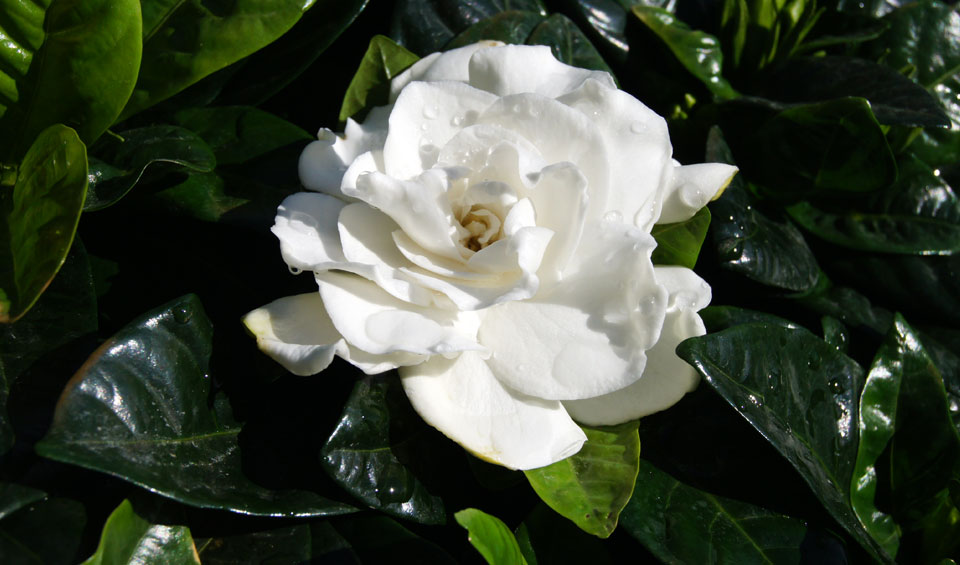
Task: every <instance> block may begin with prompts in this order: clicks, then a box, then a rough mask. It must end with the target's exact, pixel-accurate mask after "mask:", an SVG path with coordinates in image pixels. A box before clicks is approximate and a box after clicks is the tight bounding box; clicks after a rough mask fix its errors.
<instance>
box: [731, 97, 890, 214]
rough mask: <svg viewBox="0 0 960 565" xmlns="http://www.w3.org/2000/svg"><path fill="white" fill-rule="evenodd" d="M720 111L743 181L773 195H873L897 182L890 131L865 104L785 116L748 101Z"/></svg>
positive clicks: (806, 108) (845, 102) (801, 109)
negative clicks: (757, 185) (876, 191)
mask: <svg viewBox="0 0 960 565" xmlns="http://www.w3.org/2000/svg"><path fill="white" fill-rule="evenodd" d="M720 110H721V112H720V125H721V127H722V128H723V131H724V133H726V134H727V142H728V143H730V147H731V148H732V149H733V153H734V155H736V156H737V160H738V164H739V165H740V167H741V169H742V171H743V173H744V174H745V175H746V176H747V177H748V178H750V179H751V180H754V181H756V182H757V183H758V184H760V185H763V187H764V188H766V189H767V190H769V191H770V192H771V193H772V194H776V195H784V196H791V195H803V196H807V195H810V194H814V193H826V194H827V195H829V193H831V192H839V193H849V192H870V191H875V190H878V189H881V188H884V187H887V186H890V185H891V184H893V182H894V181H895V180H896V175H897V167H896V163H895V162H894V159H893V154H892V153H891V151H890V147H889V146H888V145H887V140H886V136H885V135H884V131H883V130H882V129H881V127H880V124H879V123H877V119H876V118H875V117H874V115H873V111H872V110H871V108H870V103H869V102H868V101H867V100H865V99H863V98H838V99H835V100H829V101H826V102H819V103H815V104H805V105H801V106H792V107H787V108H785V109H783V107H782V106H778V105H776V104H771V103H770V102H769V101H764V100H755V99H740V100H736V101H732V102H727V103H725V104H723V105H722V106H721V108H720ZM734 134H736V135H734Z"/></svg>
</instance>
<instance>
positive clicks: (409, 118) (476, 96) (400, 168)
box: [383, 82, 497, 180]
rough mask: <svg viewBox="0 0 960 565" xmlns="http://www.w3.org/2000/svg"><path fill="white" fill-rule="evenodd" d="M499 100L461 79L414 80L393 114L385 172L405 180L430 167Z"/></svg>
mask: <svg viewBox="0 0 960 565" xmlns="http://www.w3.org/2000/svg"><path fill="white" fill-rule="evenodd" d="M496 99H497V98H496V96H494V95H492V94H490V93H489V92H484V91H482V90H478V89H476V88H473V87H471V86H469V85H466V84H463V83H462V82H414V83H411V84H410V85H408V86H407V87H406V88H404V89H403V92H402V93H400V97H399V98H397V103H396V105H394V107H393V111H392V112H391V113H390V121H389V124H390V133H389V134H388V135H387V137H386V141H385V142H384V146H383V165H384V171H385V172H386V173H387V174H388V175H390V176H392V177H394V178H397V179H401V180H404V179H410V178H413V177H415V176H417V175H419V174H420V173H422V172H423V171H425V170H426V169H429V168H430V167H432V166H433V165H434V164H435V163H436V162H437V157H438V156H439V154H440V148H441V147H443V146H444V145H446V144H447V142H448V141H450V139H451V138H452V137H453V136H454V135H455V134H456V133H457V132H458V131H460V130H461V129H462V128H463V127H465V126H468V125H470V124H472V123H473V121H474V120H475V119H476V118H477V116H479V115H480V113H481V112H483V111H484V110H485V109H486V108H487V107H488V106H490V105H491V104H493V102H494V101H495V100H496Z"/></svg>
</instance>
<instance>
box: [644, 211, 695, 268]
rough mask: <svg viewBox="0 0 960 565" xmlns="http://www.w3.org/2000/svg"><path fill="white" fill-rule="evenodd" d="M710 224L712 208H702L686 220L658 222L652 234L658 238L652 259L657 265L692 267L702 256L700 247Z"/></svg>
mask: <svg viewBox="0 0 960 565" xmlns="http://www.w3.org/2000/svg"><path fill="white" fill-rule="evenodd" d="M709 226H710V210H709V209H708V208H705V207H704V208H701V209H700V210H698V211H697V213H696V214H695V215H694V216H693V217H692V218H690V219H689V220H686V221H684V222H677V223H675V224H658V225H655V226H653V229H652V230H651V231H650V235H652V236H653V238H654V239H656V240H657V247H656V248H655V249H654V250H653V256H652V257H651V259H652V260H653V263H654V264H656V265H680V266H682V267H686V268H688V269H692V268H693V266H694V265H696V264H697V257H699V256H700V247H702V246H703V240H704V238H706V237H707V228H708V227H709Z"/></svg>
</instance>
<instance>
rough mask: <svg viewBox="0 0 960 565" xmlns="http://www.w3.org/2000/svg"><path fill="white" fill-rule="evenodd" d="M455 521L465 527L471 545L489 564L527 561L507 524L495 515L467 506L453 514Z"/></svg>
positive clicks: (505, 564) (502, 564) (501, 564)
mask: <svg viewBox="0 0 960 565" xmlns="http://www.w3.org/2000/svg"><path fill="white" fill-rule="evenodd" d="M454 518H456V519H457V523H458V524H460V525H461V526H463V527H464V528H466V530H467V532H468V539H469V540H470V544H471V545H473V547H475V548H477V551H479V552H480V555H483V558H484V559H486V560H487V563H489V564H490V565H511V564H518V565H519V564H525V563H526V562H527V560H526V559H524V557H523V553H521V551H520V546H519V545H517V538H515V537H514V536H513V534H512V533H511V532H510V529H509V528H507V525H506V524H504V523H503V522H502V521H501V520H500V519H499V518H497V517H496V516H491V515H490V514H487V513H486V512H482V511H480V510H477V509H476V508H467V509H465V510H461V511H459V512H457V513H456V514H454Z"/></svg>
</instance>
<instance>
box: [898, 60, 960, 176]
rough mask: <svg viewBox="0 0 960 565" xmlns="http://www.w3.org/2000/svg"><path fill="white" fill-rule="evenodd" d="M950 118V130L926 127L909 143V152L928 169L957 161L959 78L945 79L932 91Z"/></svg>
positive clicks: (959, 143) (959, 147)
mask: <svg viewBox="0 0 960 565" xmlns="http://www.w3.org/2000/svg"><path fill="white" fill-rule="evenodd" d="M931 92H932V94H933V96H934V97H935V98H936V99H937V101H938V102H939V103H940V106H941V107H942V108H943V110H944V111H945V112H946V113H947V116H948V117H949V118H950V128H949V129H947V128H926V129H924V130H922V131H921V132H920V135H919V136H918V137H917V138H916V139H915V140H914V141H913V143H911V144H910V151H911V152H912V153H914V154H916V155H917V157H919V158H920V159H922V160H923V161H924V162H925V163H926V164H927V165H928V166H929V167H931V168H933V169H940V168H945V167H949V166H952V165H956V163H957V162H958V161H960V76H958V75H953V76H951V77H948V78H947V79H945V80H944V81H943V82H941V83H940V84H938V85H936V86H935V87H933V88H932V89H931Z"/></svg>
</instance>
